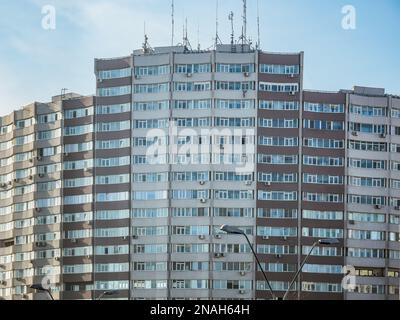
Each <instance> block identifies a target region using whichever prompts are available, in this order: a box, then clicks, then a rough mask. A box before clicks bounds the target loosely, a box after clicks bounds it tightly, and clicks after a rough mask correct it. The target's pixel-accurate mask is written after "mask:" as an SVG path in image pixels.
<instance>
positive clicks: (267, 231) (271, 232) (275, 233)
mask: <svg viewBox="0 0 400 320" xmlns="http://www.w3.org/2000/svg"><path fill="white" fill-rule="evenodd" d="M257 236H260V237H265V236H267V237H296V236H297V228H284V227H257Z"/></svg>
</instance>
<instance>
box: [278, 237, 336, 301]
mask: <svg viewBox="0 0 400 320" xmlns="http://www.w3.org/2000/svg"><path fill="white" fill-rule="evenodd" d="M338 243H339V240H338V239H320V240H318V241H315V242H314V244H313V245H312V247H311V249H310V252H309V253H308V255H307V256H306V257H305V259H304V261H303V263H302V264H301V266H300V268H299V270H297V272H296V274H295V276H294V278H293V280H292V282H291V283H290V285H289V288H288V289H287V291H286V293H285V295H284V296H283V299H282V300H286V298H287V296H288V294H289V292H290V289H291V288H292V287H293V285H294V283H295V282H296V280H297V278H298V277H299V275H300V273H301V271H302V270H303V268H304V266H305V264H306V263H307V260H308V258H309V257H310V256H311V254H312V252H313V251H314V249H315V247H316V246H317V245H328V246H331V245H335V244H338Z"/></svg>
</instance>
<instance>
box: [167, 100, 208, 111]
mask: <svg viewBox="0 0 400 320" xmlns="http://www.w3.org/2000/svg"><path fill="white" fill-rule="evenodd" d="M211 104H212V103H211V100H175V101H174V109H177V110H206V109H211Z"/></svg>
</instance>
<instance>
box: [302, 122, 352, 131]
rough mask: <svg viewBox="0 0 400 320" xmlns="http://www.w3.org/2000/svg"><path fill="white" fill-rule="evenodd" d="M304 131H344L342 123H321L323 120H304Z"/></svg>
mask: <svg viewBox="0 0 400 320" xmlns="http://www.w3.org/2000/svg"><path fill="white" fill-rule="evenodd" d="M303 126H304V129H314V130H329V131H342V130H344V122H343V121H323V120H307V119H306V120H304V123H303Z"/></svg>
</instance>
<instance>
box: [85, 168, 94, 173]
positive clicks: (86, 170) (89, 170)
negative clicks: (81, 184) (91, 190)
mask: <svg viewBox="0 0 400 320" xmlns="http://www.w3.org/2000/svg"><path fill="white" fill-rule="evenodd" d="M83 171H84V172H91V171H92V169H90V168H84V169H83Z"/></svg>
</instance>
